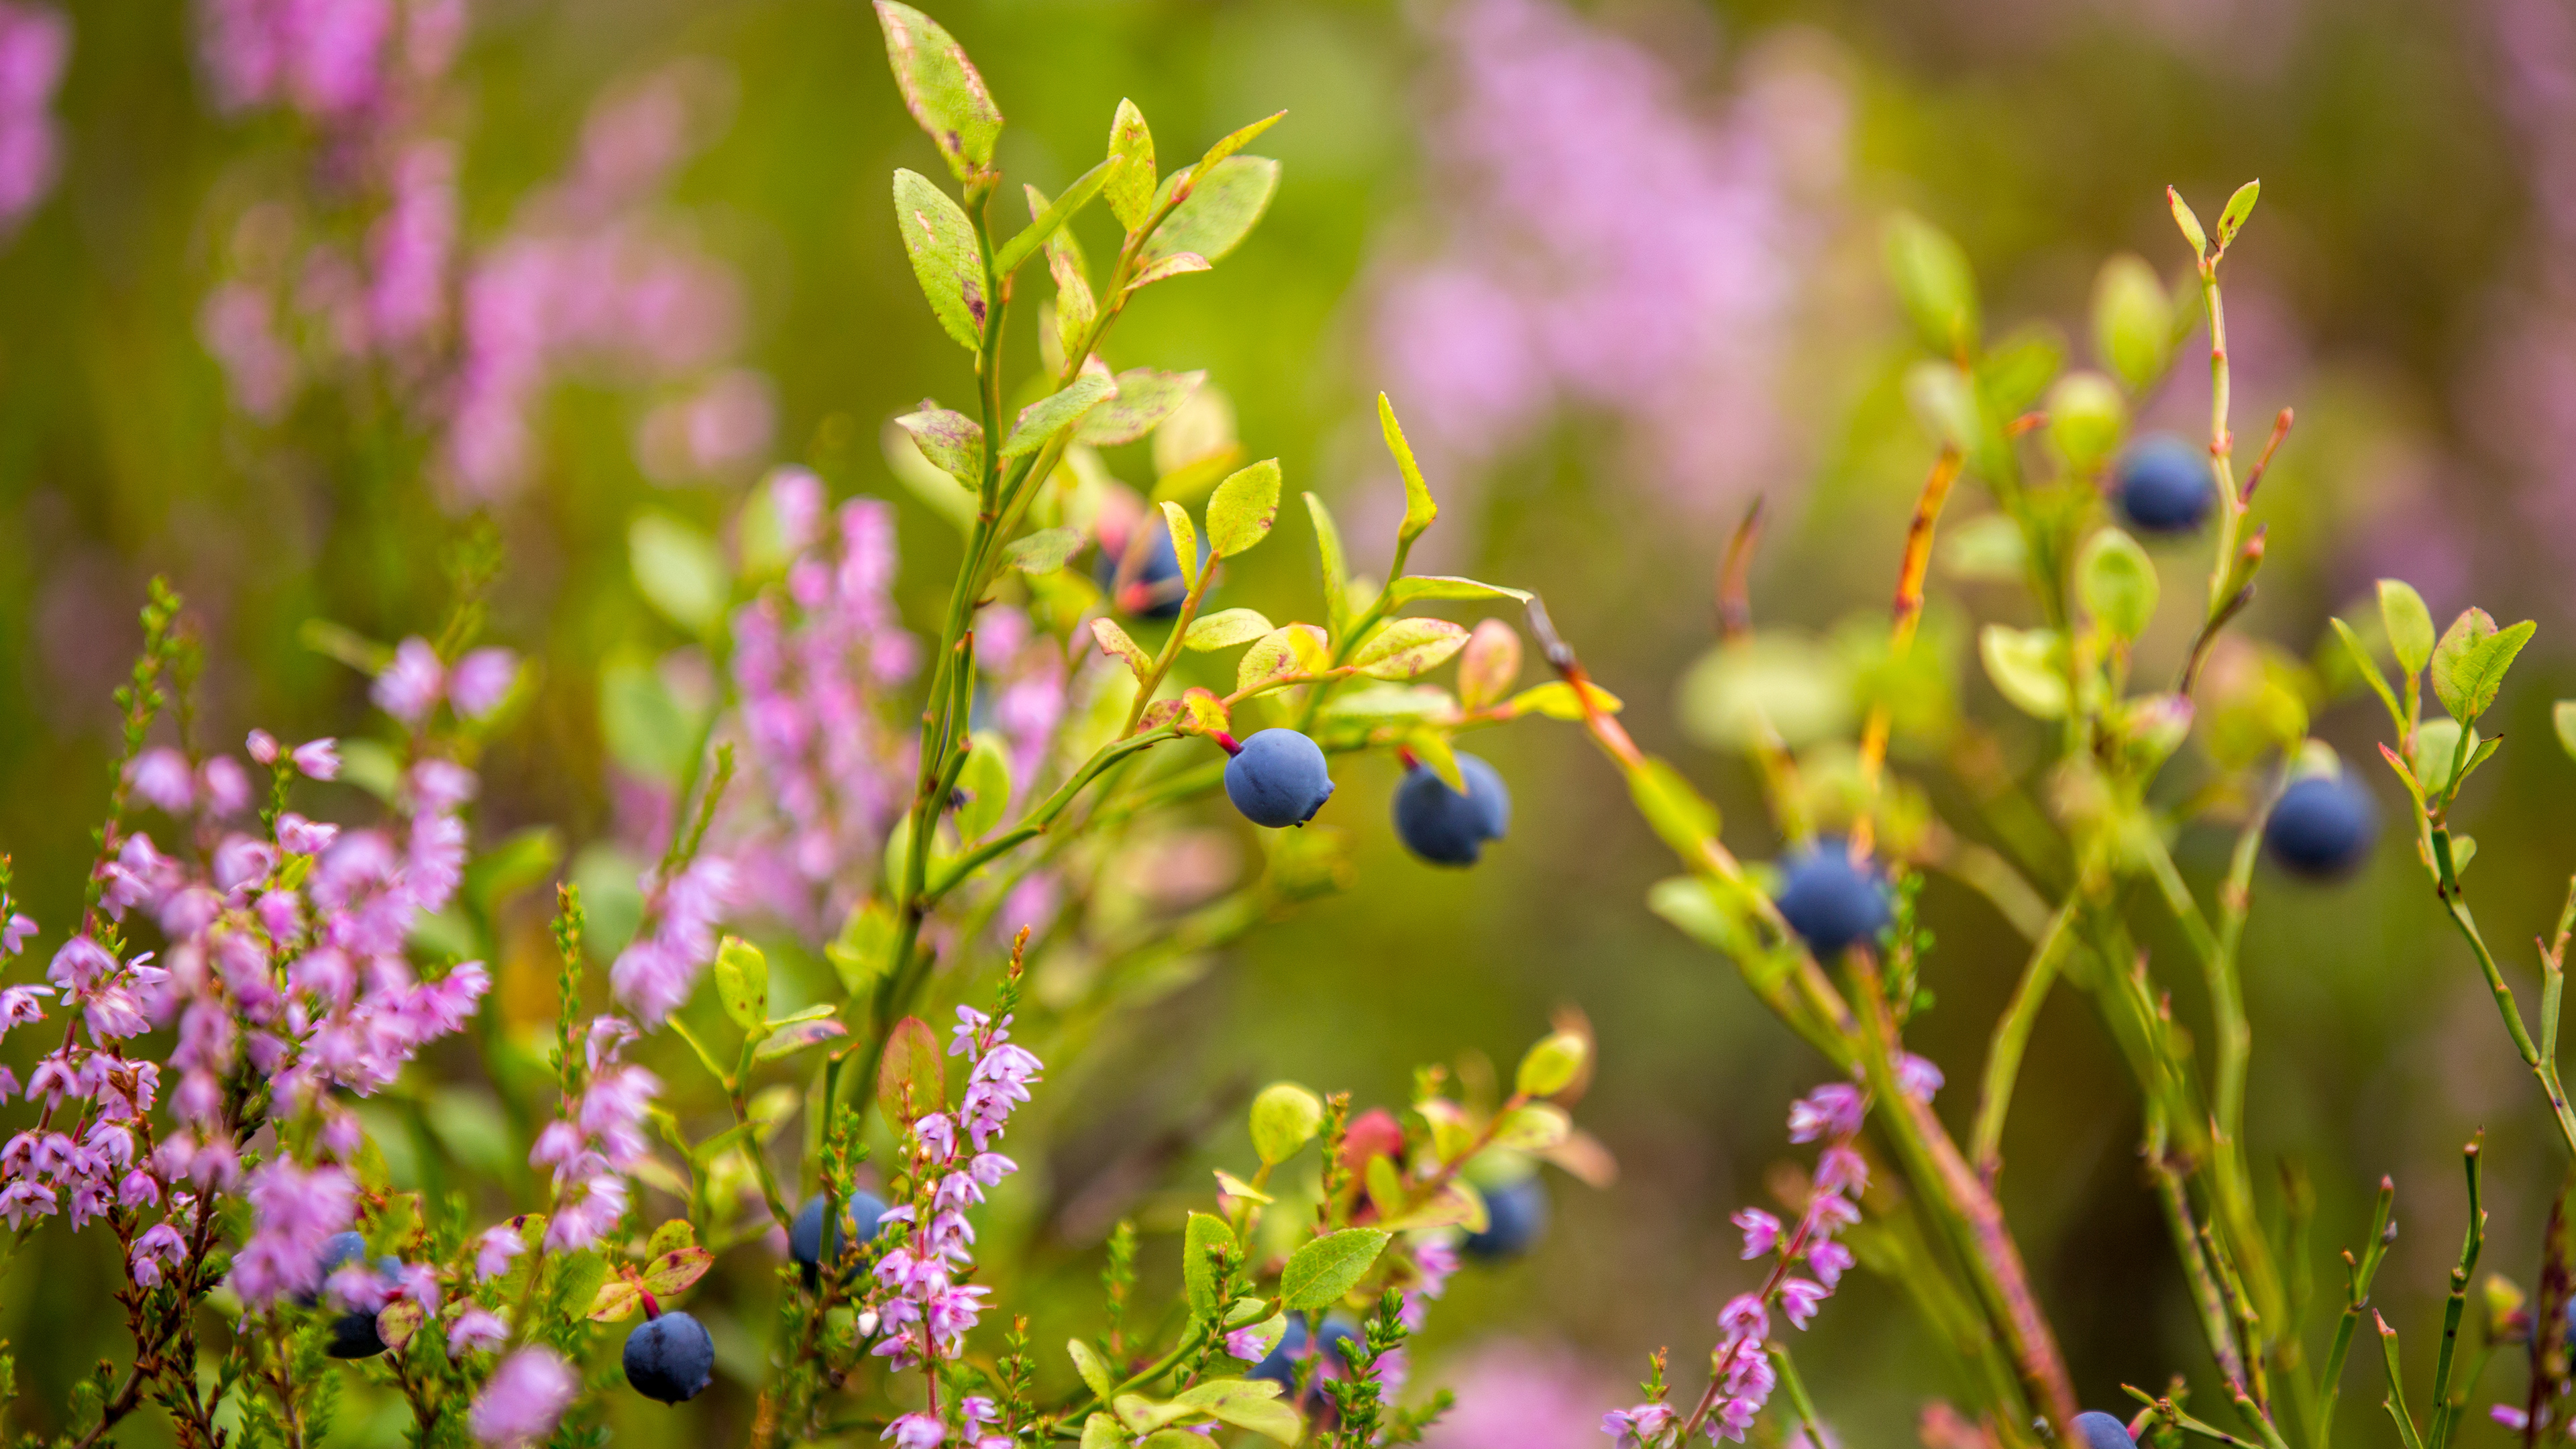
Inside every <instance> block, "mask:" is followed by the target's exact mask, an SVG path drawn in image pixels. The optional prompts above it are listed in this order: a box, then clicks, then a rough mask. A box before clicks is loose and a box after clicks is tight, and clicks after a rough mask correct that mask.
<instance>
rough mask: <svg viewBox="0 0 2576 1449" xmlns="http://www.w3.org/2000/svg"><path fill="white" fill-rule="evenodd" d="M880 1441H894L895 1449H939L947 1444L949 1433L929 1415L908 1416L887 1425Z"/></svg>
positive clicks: (880, 1435)
mask: <svg viewBox="0 0 2576 1449" xmlns="http://www.w3.org/2000/svg"><path fill="white" fill-rule="evenodd" d="M877 1437H878V1438H879V1439H892V1440H893V1441H894V1445H895V1449H937V1446H938V1445H940V1444H942V1443H945V1442H946V1441H947V1438H948V1431H947V1430H946V1429H944V1428H942V1427H941V1426H940V1423H939V1421H938V1420H937V1419H935V1418H932V1417H931V1416H930V1415H928V1414H906V1415H904V1416H903V1417H902V1418H900V1419H897V1420H895V1421H894V1422H893V1423H891V1424H888V1425H886V1427H885V1432H884V1433H882V1434H879V1435H878V1436H877Z"/></svg>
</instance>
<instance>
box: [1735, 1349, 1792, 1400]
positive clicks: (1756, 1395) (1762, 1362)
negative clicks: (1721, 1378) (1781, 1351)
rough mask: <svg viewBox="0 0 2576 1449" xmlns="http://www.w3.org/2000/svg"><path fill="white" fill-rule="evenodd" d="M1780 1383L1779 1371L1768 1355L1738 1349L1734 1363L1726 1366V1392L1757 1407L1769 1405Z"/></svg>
mask: <svg viewBox="0 0 2576 1449" xmlns="http://www.w3.org/2000/svg"><path fill="white" fill-rule="evenodd" d="M1779 1382H1780V1375H1779V1371H1778V1370H1776V1369H1774V1368H1772V1367H1771V1355H1769V1354H1767V1353H1760V1352H1755V1351H1752V1350H1748V1349H1737V1350H1736V1351H1735V1358H1734V1362H1732V1363H1729V1364H1728V1365H1727V1366H1726V1391H1727V1392H1728V1393H1729V1394H1731V1395H1733V1396H1735V1397H1736V1398H1739V1399H1750V1400H1752V1401H1753V1402H1754V1403H1755V1404H1756V1405H1760V1404H1764V1403H1768V1402H1769V1401H1770V1398H1771V1391H1772V1390H1773V1389H1774V1388H1777V1387H1778V1386H1779Z"/></svg>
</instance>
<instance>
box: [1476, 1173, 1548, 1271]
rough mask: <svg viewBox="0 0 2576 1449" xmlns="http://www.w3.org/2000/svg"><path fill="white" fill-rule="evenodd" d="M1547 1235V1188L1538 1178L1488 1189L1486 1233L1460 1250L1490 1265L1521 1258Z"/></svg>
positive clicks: (1486, 1194) (1530, 1177)
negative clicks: (1540, 1237) (1541, 1236)
mask: <svg viewBox="0 0 2576 1449" xmlns="http://www.w3.org/2000/svg"><path fill="white" fill-rule="evenodd" d="M1546 1231H1547V1185H1546V1184H1545V1183H1543V1182H1540V1181H1539V1180H1538V1178H1537V1176H1536V1175H1532V1176H1529V1177H1521V1178H1514V1179H1513V1180H1511V1181H1510V1182H1506V1183H1500V1184H1497V1185H1495V1186H1493V1187H1489V1188H1486V1189H1485V1230H1484V1231H1483V1232H1480V1233H1469V1234H1468V1235H1467V1236H1466V1238H1465V1239H1464V1240H1463V1241H1461V1242H1460V1243H1459V1244H1458V1246H1459V1247H1460V1248H1461V1249H1463V1250H1465V1252H1466V1254H1467V1256H1468V1257H1471V1258H1479V1259H1482V1260H1483V1261H1485V1262H1488V1263H1494V1262H1500V1261H1502V1260H1504V1259H1506V1258H1517V1257H1519V1256H1520V1255H1521V1254H1523V1253H1526V1252H1528V1251H1529V1250H1530V1248H1531V1246H1532V1245H1533V1244H1535V1243H1536V1242H1537V1241H1538V1239H1539V1235H1540V1234H1542V1233H1544V1232H1546Z"/></svg>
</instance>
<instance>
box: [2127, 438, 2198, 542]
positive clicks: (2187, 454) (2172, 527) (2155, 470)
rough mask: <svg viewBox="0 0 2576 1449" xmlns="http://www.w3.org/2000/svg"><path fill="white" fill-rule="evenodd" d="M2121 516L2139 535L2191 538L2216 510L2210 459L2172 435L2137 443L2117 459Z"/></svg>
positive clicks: (2143, 439)
mask: <svg viewBox="0 0 2576 1449" xmlns="http://www.w3.org/2000/svg"><path fill="white" fill-rule="evenodd" d="M2119 479H2120V513H2121V515H2122V516H2123V517H2125V518H2127V519H2128V520H2129V525H2130V526H2131V527H2133V528H2135V529H2137V530H2138V531H2139V532H2140V533H2190V532H2192V531H2193V530H2195V529H2197V528H2199V527H2200V525H2201V524H2202V523H2203V522H2205V521H2206V520H2207V519H2208V517H2209V510H2210V509H2212V508H2215V507H2217V506H2218V478H2217V476H2216V475H2215V474H2213V473H2211V472H2210V470H2209V453H2208V451H2207V450H2206V449H2202V448H2198V447H2194V446H2193V445H2191V444H2190V443H2187V442H2184V441H2183V440H2182V439H2180V438H2178V437H2175V436H2174V435H2173V434H2171V433H2153V434H2150V435H2148V436H2147V437H2144V438H2140V439H2139V440H2138V441H2137V442H2136V443H2135V444H2133V445H2132V446H2131V447H2130V449H2129V451H2128V452H2126V453H2125V454H2122V455H2121V458H2120V473H2119Z"/></svg>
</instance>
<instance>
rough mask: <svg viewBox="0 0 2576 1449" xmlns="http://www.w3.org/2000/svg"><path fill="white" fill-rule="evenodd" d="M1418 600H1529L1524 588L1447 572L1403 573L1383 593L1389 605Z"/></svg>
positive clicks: (1523, 602)
mask: <svg viewBox="0 0 2576 1449" xmlns="http://www.w3.org/2000/svg"><path fill="white" fill-rule="evenodd" d="M1420 599H1509V600H1511V601H1512V602H1514V603H1518V604H1526V603H1528V602H1529V601H1530V594H1529V590H1527V589H1513V588H1506V587H1504V586H1503V585H1501V584H1488V583H1484V582H1481V581H1479V580H1476V579H1462V578H1458V577H1456V576H1454V575H1449V574H1406V575H1405V576H1404V577H1403V578H1400V579H1397V580H1396V581H1395V583H1394V584H1393V586H1392V587H1391V588H1390V590H1389V592H1388V594H1387V602H1388V603H1389V604H1391V605H1403V604H1410V603H1413V602H1415V601H1416V600H1420ZM1505 627H1509V626H1508V625H1507V626H1505Z"/></svg>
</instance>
